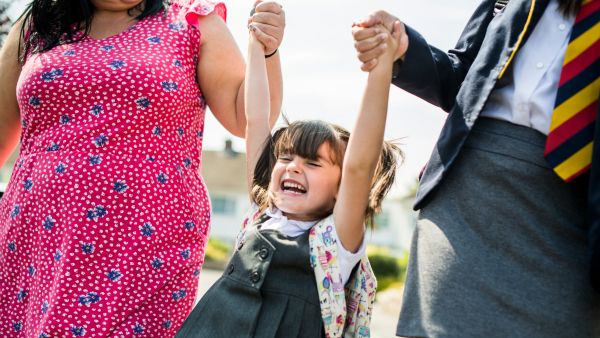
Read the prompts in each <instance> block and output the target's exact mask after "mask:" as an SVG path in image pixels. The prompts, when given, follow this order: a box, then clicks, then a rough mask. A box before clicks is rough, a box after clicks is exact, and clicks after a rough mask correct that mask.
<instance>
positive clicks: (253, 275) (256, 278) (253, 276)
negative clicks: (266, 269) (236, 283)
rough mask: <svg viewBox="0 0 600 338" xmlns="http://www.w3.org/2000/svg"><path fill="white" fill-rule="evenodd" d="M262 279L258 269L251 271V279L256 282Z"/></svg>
mask: <svg viewBox="0 0 600 338" xmlns="http://www.w3.org/2000/svg"><path fill="white" fill-rule="evenodd" d="M259 280H260V273H258V271H252V272H251V273H250V281H251V282H252V283H254V284H256V283H258V281H259Z"/></svg>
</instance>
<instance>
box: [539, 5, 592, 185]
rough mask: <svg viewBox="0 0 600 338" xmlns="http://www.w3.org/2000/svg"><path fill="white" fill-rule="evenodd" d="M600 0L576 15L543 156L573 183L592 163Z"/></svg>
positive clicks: (583, 6) (582, 7)
mask: <svg viewBox="0 0 600 338" xmlns="http://www.w3.org/2000/svg"><path fill="white" fill-rule="evenodd" d="M599 18H600V0H584V1H583V2H582V4H581V8H580V9H579V12H578V13H577V16H576V18H575V23H574V24H573V30H572V32H571V38H570V39H569V45H568V46H567V51H566V53H565V60H564V62H563V69H562V72H561V75H560V81H559V84H558V92H557V94H556V103H555V104H554V107H555V108H554V113H553V114H552V122H551V124H550V132H549V133H548V139H547V141H546V149H545V151H544V156H545V157H546V160H547V161H548V163H550V165H551V166H552V167H553V168H554V171H555V172H556V173H557V174H558V176H560V177H561V178H562V179H563V180H565V181H567V182H570V181H572V180H573V179H575V178H576V177H578V176H580V175H582V174H584V173H585V172H587V171H588V170H589V169H590V167H591V165H592V145H593V139H594V122H595V119H596V117H597V115H598V109H599V106H598V95H599V93H600V75H599V74H600V20H598V19H599Z"/></svg>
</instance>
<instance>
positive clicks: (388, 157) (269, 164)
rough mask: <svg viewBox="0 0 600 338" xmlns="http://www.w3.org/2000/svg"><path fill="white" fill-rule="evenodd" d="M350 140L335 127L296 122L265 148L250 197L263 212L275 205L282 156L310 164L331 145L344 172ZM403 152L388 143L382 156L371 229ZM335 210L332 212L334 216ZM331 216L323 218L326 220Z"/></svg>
mask: <svg viewBox="0 0 600 338" xmlns="http://www.w3.org/2000/svg"><path fill="white" fill-rule="evenodd" d="M349 139H350V133H349V132H348V131H347V130H346V129H344V128H342V127H340V126H338V125H335V124H332V123H327V122H323V121H319V120H311V121H296V122H293V123H290V124H288V125H287V126H285V127H282V128H280V129H278V130H277V131H275V133H273V135H272V136H271V137H269V138H268V139H267V140H266V141H265V146H264V148H263V151H262V152H261V154H260V157H259V159H258V161H257V162H256V167H255V168H254V178H253V184H252V191H251V192H250V196H251V198H252V201H253V202H254V203H256V205H258V207H259V209H260V210H265V209H266V208H268V207H269V206H270V205H272V199H271V196H270V195H269V191H268V189H269V182H270V181H271V173H272V171H273V167H274V166H275V162H276V161H277V158H278V157H279V156H280V155H281V154H288V155H289V154H291V155H298V156H301V157H304V158H307V159H310V160H316V159H317V152H318V149H319V147H320V146H321V145H322V144H324V143H328V144H329V146H330V148H331V151H332V154H331V155H332V156H331V158H332V160H333V162H334V164H336V165H339V166H340V168H341V167H342V164H343V163H344V153H345V152H346V147H347V145H348V140H349ZM402 156H403V155H402V151H401V150H400V148H398V146H397V145H395V144H394V143H392V142H387V141H384V143H383V147H382V149H381V155H380V156H379V162H378V163H377V167H376V169H375V173H374V175H373V182H372V183H371V193H370V195H369V203H368V205H367V209H366V210H365V221H366V223H367V225H369V226H373V225H374V223H373V218H374V216H375V214H376V213H379V212H380V211H381V202H382V201H383V198H384V197H385V195H386V194H387V193H388V191H389V190H390V188H391V187H392V184H393V183H394V178H395V176H396V169H397V167H398V163H399V161H400V160H401V159H402ZM331 212H332V210H329V211H328V214H330V213H331ZM328 214H327V215H322V217H326V216H328Z"/></svg>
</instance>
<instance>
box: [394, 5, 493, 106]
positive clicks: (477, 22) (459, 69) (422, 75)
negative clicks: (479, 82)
mask: <svg viewBox="0 0 600 338" xmlns="http://www.w3.org/2000/svg"><path fill="white" fill-rule="evenodd" d="M494 4H495V1H493V0H484V1H482V2H481V4H480V5H479V6H478V7H477V9H476V10H475V12H474V13H473V15H472V16H471V19H469V21H468V23H467V26H466V27H465V29H464V30H463V33H462V34H461V36H460V38H459V40H458V42H457V44H456V46H455V47H454V49H452V50H450V51H448V52H447V53H446V52H443V51H441V50H440V49H438V48H436V47H434V46H431V45H429V44H428V43H427V41H426V40H425V39H424V38H423V37H422V36H421V35H420V34H419V33H418V32H417V31H416V30H414V29H413V28H411V27H410V26H408V25H406V33H407V35H408V41H409V42H408V50H407V52H406V54H405V56H404V61H402V60H398V61H396V64H395V65H394V66H395V70H394V74H393V78H392V83H393V84H394V85H396V86H398V87H400V88H402V89H404V90H406V91H408V92H409V93H411V94H414V95H416V96H418V97H420V98H422V99H423V100H425V101H427V102H429V103H431V104H434V105H436V106H438V107H440V108H442V109H443V110H445V111H449V110H450V109H451V108H452V106H453V105H454V102H455V98H456V94H457V93H458V90H459V89H460V86H461V84H462V82H463V80H464V78H465V75H466V74H467V72H468V71H469V68H470V67H471V64H472V63H473V60H474V59H475V57H476V56H477V54H478V52H479V49H480V48H481V45H482V43H483V40H484V38H485V35H486V31H487V27H488V25H489V23H490V21H492V19H493V16H494V15H493V13H494Z"/></svg>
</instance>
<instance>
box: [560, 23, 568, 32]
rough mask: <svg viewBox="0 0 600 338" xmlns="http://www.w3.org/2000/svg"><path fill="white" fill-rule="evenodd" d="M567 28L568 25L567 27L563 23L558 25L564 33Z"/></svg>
mask: <svg viewBox="0 0 600 338" xmlns="http://www.w3.org/2000/svg"><path fill="white" fill-rule="evenodd" d="M566 28H567V25H565V24H564V23H561V24H560V25H558V29H559V30H561V31H564V30H565V29H566Z"/></svg>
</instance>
